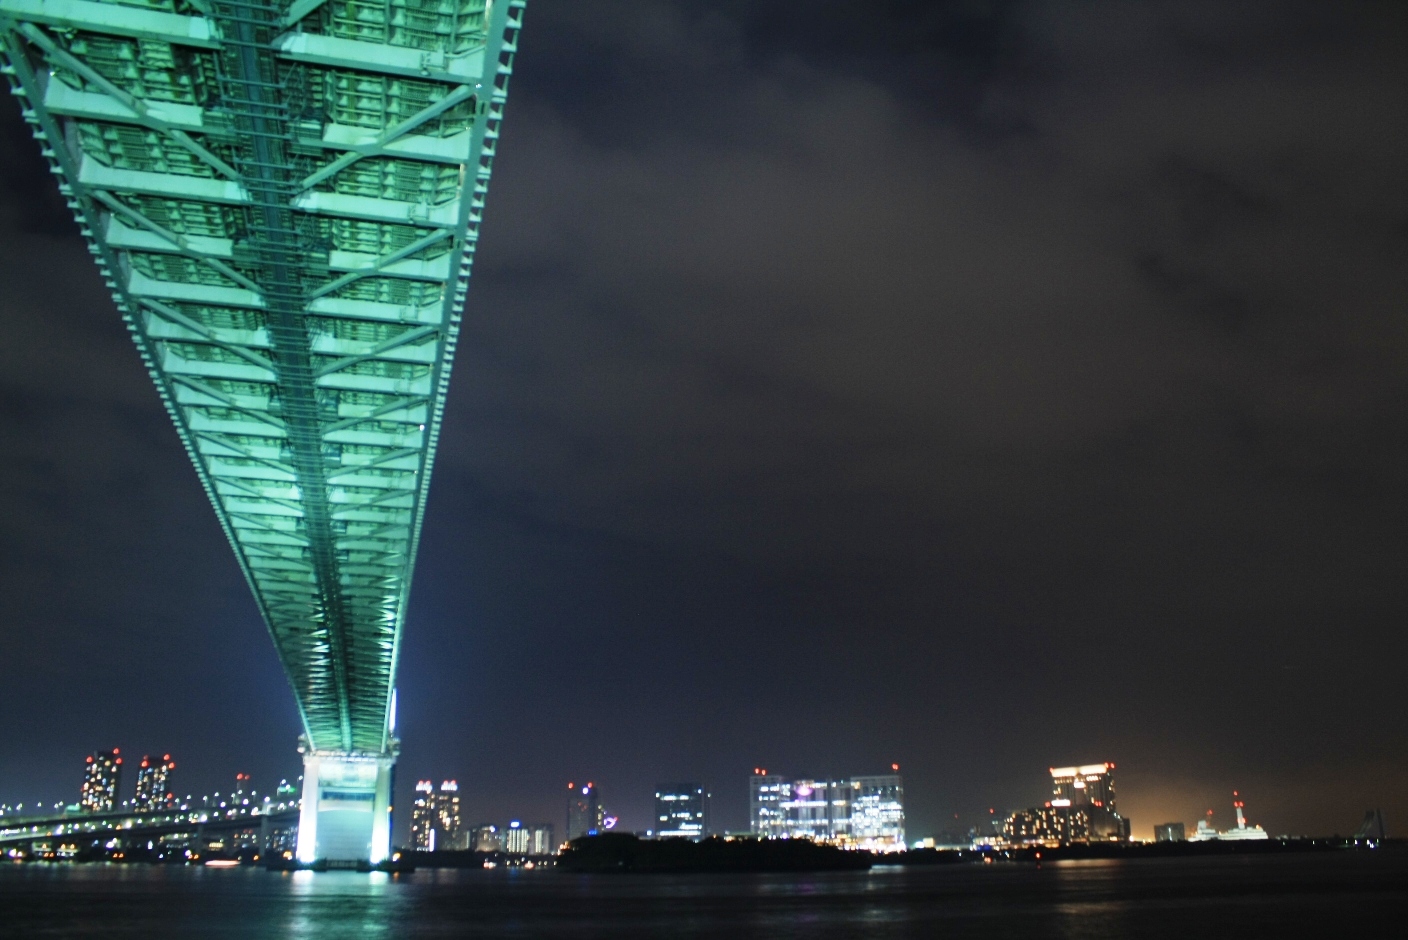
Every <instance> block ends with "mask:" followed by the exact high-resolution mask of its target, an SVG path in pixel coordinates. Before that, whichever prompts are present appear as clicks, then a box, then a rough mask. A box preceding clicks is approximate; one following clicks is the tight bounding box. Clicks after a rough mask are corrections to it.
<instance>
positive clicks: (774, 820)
mask: <svg viewBox="0 0 1408 940" xmlns="http://www.w3.org/2000/svg"><path fill="white" fill-rule="evenodd" d="M785 793H786V794H789V795H790V793H791V788H790V787H789V786H788V784H787V782H786V781H785V780H783V778H782V776H781V775H780V774H769V773H768V772H767V770H766V769H765V768H762V767H754V768H753V776H751V777H750V778H748V829H749V831H750V832H752V833H753V835H755V836H758V837H759V838H760V839H776V838H781V837H782V834H783V831H784V828H785V827H784V822H785V820H784V818H783V813H782V800H783V795H784V794H785Z"/></svg>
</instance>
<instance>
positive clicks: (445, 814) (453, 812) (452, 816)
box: [411, 780, 467, 852]
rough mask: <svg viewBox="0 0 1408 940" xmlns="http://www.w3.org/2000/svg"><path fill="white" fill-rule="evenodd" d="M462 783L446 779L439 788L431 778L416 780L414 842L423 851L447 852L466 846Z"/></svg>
mask: <svg viewBox="0 0 1408 940" xmlns="http://www.w3.org/2000/svg"><path fill="white" fill-rule="evenodd" d="M459 790H460V788H459V784H458V783H456V782H455V781H453V780H446V781H444V782H443V783H441V784H440V789H439V791H438V792H437V791H436V789H435V785H434V784H433V783H431V782H430V781H429V780H420V781H418V782H417V783H416V797H415V800H414V801H413V802H412V804H411V846H412V847H413V848H416V849H419V850H421V851H422V852H436V851H440V852H444V851H453V850H458V849H464V848H466V847H467V845H466V844H465V841H466V840H465V837H464V833H462V832H461V829H460V793H459Z"/></svg>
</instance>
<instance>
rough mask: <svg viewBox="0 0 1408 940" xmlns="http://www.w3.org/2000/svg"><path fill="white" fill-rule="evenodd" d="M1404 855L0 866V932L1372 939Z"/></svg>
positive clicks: (1404, 867)
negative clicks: (871, 866) (706, 866)
mask: <svg viewBox="0 0 1408 940" xmlns="http://www.w3.org/2000/svg"><path fill="white" fill-rule="evenodd" d="M1405 885H1408V851H1405V852H1398V853H1390V852H1378V853H1372V856H1370V855H1369V854H1368V853H1366V854H1363V855H1353V854H1351V853H1344V854H1341V855H1335V856H1297V857H1288V858H1265V859H1257V860H1253V861H1251V862H1247V861H1245V860H1219V859H1211V860H1205V861H1197V860H1168V861H1164V862H1155V861H1150V862H1136V863H1128V862H1121V863H1110V862H1084V863H1081V862H1077V863H1067V862H1058V863H1046V864H1044V865H1043V866H1042V867H1040V868H1038V867H1036V866H1035V865H1029V864H1006V865H1004V864H996V865H976V866H972V865H954V866H935V867H932V868H903V869H883V870H877V871H872V872H839V873H824V874H794V875H784V874H777V875H679V876H672V875H653V876H648V875H600V876H586V875H568V874H565V873H560V872H555V871H551V870H547V871H534V872H522V871H504V870H496V871H484V870H464V871H455V870H442V871H434V870H425V871H420V872H416V873H414V874H412V875H387V874H383V873H370V874H359V873H355V872H318V873H314V872H291V873H275V872H265V871H261V870H258V869H251V868H242V869H223V870H215V869H209V870H205V869H188V868H145V867H141V866H136V865H129V866H108V865H86V866H75V865H52V866H45V865H22V866H19V865H17V866H3V867H0V936H4V937H9V936H15V937H26V938H28V937H43V936H62V937H68V936H93V937H103V938H105V940H106V938H114V940H123V938H136V937H142V938H153V937H155V938H162V937H182V938H185V937H231V938H249V937H252V938H263V937H288V938H294V940H360V938H369V940H370V938H376V940H389V938H392V937H395V938H397V940H401V938H405V940H417V938H430V937H486V938H488V937H492V938H495V940H500V938H503V940H508V938H520V937H521V938H530V937H531V938H534V940H539V938H549V940H550V938H557V937H562V938H596V937H601V938H611V940H645V938H651V940H654V938H658V937H670V938H676V937H678V938H686V940H690V938H698V940H705V938H708V940H712V938H724V940H752V938H764V937H765V938H768V940H773V938H779V937H781V938H787V937H797V938H802V937H805V938H807V940H840V938H851V937H864V938H866V940H911V938H926V940H927V938H930V937H944V938H952V940H963V938H969V937H982V938H984V940H988V938H993V937H1027V936H1031V937H1060V938H1069V940H1105V938H1116V937H1134V938H1149V940H1164V938H1168V940H1173V938H1178V940H1186V938H1187V937H1193V936H1196V937H1208V936H1214V937H1215V936H1246V937H1260V936H1303V935H1307V934H1311V933H1314V932H1316V931H1319V932H1321V933H1322V934H1323V935H1326V936H1348V935H1354V934H1356V932H1358V933H1363V934H1365V935H1373V934H1374V931H1373V929H1372V928H1373V927H1374V926H1376V925H1377V919H1378V918H1382V917H1386V916H1388V915H1389V914H1397V912H1399V911H1400V910H1402V909H1404V908H1405V906H1408V892H1405V888H1404V886H1405Z"/></svg>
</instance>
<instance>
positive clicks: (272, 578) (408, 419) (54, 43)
mask: <svg viewBox="0 0 1408 940" xmlns="http://www.w3.org/2000/svg"><path fill="white" fill-rule="evenodd" d="M524 4H525V0H292V2H290V0H0V36H3V42H4V57H5V65H4V71H5V73H6V75H7V76H8V77H9V80H10V83H11V86H12V90H13V93H14V94H16V95H18V96H19V97H20V99H21V103H22V106H23V109H24V117H25V120H26V121H28V122H29V124H30V125H31V126H32V128H33V131H34V135H35V137H36V138H37V139H38V141H39V143H40V146H41V147H42V149H43V151H44V154H45V156H46V157H47V158H48V159H49V161H50V163H51V166H52V169H53V172H54V173H55V175H57V176H58V177H59V178H60V183H59V187H60V189H61V190H62V192H63V194H64V195H65V197H66V198H67V200H68V204H69V206H70V207H71V208H72V209H73V211H74V213H75V215H76V217H77V219H78V222H79V225H80V226H81V227H82V231H83V234H84V236H85V237H86V238H87V239H88V242H89V250H90V251H91V253H92V254H93V256H94V259H95V260H96V261H97V264H98V266H99V268H100V269H101V270H102V272H103V275H104V277H105V278H106V279H107V283H108V286H109V287H110V288H111V289H112V291H113V296H114V298H115V300H116V303H117V307H118V309H119V310H120V311H121V312H122V314H123V316H124V317H125V318H126V320H127V324H128V328H129V330H130V331H131V333H132V335H133V338H134V339H135V341H136V344H137V348H138V350H139V351H140V352H141V355H142V357H143V359H144V360H145V362H146V364H147V366H148V369H149V370H150V372H151V375H152V379H153V380H154V381H155V383H156V386H157V389H158V391H159V392H160V393H161V396H162V398H163V400H164V401H165V403H166V406H167V408H168V410H169V411H170V413H171V416H172V418H173V420H174V421H175V424H176V428H177V430H178V431H179V433H180V435H181V439H182V441H183V442H184V443H185V446H186V449H187V450H188V452H189V453H190V456H191V459H192V461H193V462H194V464H195V467H196V470H197V472H198V473H199V474H200V478H201V481H202V483H203V484H204V486H205V488H206V491H207V493H208V494H209V496H210V499H211V502H212V504H213V505H214V507H215V512H216V514H217V516H218V517H219V519H220V523H221V525H222V526H223V527H224V529H225V532H226V534H227V536H228V537H229V539H230V544H231V545H232V546H233V547H234V550H235V555H236V557H237V558H238V559H239V563H240V565H241V567H242V568H243V570H244V573H245V576H246V578H247V579H248V581H249V584H250V587H251V588H252V589H253V591H254V595H255V598H256V599H257V601H258V604H259V607H260V609H261V611H262V612H263V615H264V618H265V620H266V622H267V624H268V628H269V632H270V634H271V636H272V637H273V640H274V645H275V647H276V648H277V650H278V653H279V656H280V658H281V660H282V662H283V665H284V668H285V670H286V671H287V673H288V677H289V681H290V683H291V684H292V686H293V690H294V694H295V696H296V698H297V700H298V704H299V707H300V711H301V713H302V716H303V722H304V726H305V734H306V736H307V738H308V741H309V744H310V746H311V747H312V748H314V749H318V750H332V751H344V752H347V751H351V752H363V753H388V752H390V751H392V750H393V749H394V746H395V743H394V741H393V740H392V737H391V731H392V729H391V727H390V724H389V719H390V717H391V716H390V711H391V708H392V704H391V700H392V688H393V682H394V676H395V671H396V660H397V652H398V646H399V641H400V631H401V625H402V621H403V619H404V617H405V612H406V602H407V597H408V594H409V592H410V586H411V574H412V570H413V568H414V564H415V555H416V546H417V542H418V539H419V535H420V530H421V524H422V520H423V517H424V512H425V500H426V492H427V487H428V485H429V483H430V469H431V464H432V461H433V459H434V455H435V445H436V440H437V437H438V434H439V430H440V422H441V416H442V414H443V410H444V403H445V392H446V387H447V383H448V380H449V374H450V362H451V358H452V356H453V354H454V349H455V341H456V335H457V333H458V330H459V322H460V315H461V309H462V307H463V304H464V298H465V292H466V288H467V285H468V278H469V272H470V263H471V261H472V259H473V256H474V249H475V244H476V242H477V239H478V233H479V224H480V219H481V214H482V211H483V207H484V197H485V193H486V190H487V185H488V181H489V172H490V169H491V167H492V163H493V158H494V150H495V144H496V142H497V139H498V135H499V126H500V122H501V121H502V118H503V108H504V101H505V98H506V95H507V92H508V81H509V76H510V74H511V72H512V62H513V54H514V51H515V50H516V47H517V39H518V32H519V28H520V26H521V23H522V15H523V8H524Z"/></svg>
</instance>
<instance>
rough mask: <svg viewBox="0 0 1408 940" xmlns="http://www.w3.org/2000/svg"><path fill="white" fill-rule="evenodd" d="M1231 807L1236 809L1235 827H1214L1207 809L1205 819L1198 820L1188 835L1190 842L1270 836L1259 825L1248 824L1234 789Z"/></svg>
mask: <svg viewBox="0 0 1408 940" xmlns="http://www.w3.org/2000/svg"><path fill="white" fill-rule="evenodd" d="M1232 808H1233V809H1235V810H1236V811H1237V827H1236V828H1235V829H1223V830H1221V831H1219V830H1217V829H1214V828H1213V825H1212V810H1208V815H1207V818H1206V819H1200V820H1198V828H1197V829H1195V830H1193V834H1192V835H1191V836H1189V839H1188V841H1190V842H1211V841H1212V840H1213V839H1217V840H1218V841H1220V842H1236V841H1242V840H1248V839H1251V840H1257V839H1269V838H1271V837H1270V836H1268V835H1267V834H1266V830H1265V829H1263V828H1261V827H1260V826H1248V825H1247V817H1246V814H1245V813H1244V812H1243V808H1244V805H1243V803H1242V799H1241V797H1240V796H1239V795H1238V793H1237V791H1236V790H1233V791H1232Z"/></svg>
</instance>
